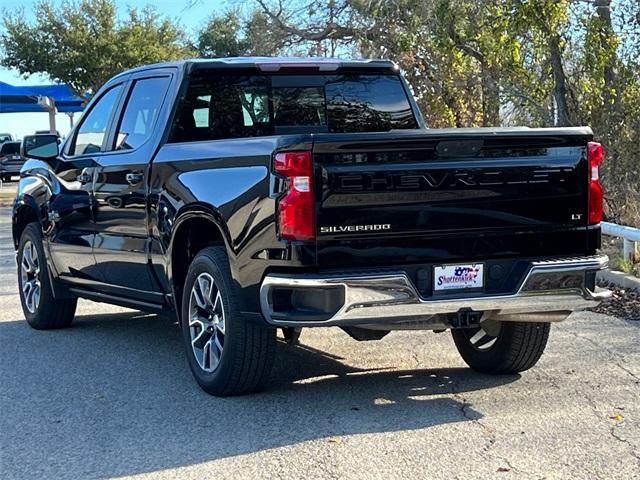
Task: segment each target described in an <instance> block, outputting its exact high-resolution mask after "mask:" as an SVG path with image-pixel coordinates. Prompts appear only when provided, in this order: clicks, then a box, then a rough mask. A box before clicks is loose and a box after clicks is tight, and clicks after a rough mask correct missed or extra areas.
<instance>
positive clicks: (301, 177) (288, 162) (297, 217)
mask: <svg viewBox="0 0 640 480" xmlns="http://www.w3.org/2000/svg"><path fill="white" fill-rule="evenodd" d="M274 170H275V171H276V173H278V174H280V175H283V176H284V177H286V179H287V185H286V188H287V190H286V193H285V194H284V196H283V197H282V198H281V199H280V201H279V203H278V229H279V232H280V238H282V239H284V240H313V239H314V238H315V236H316V226H315V210H314V202H313V162H312V159H311V152H281V153H278V154H276V158H275V161H274Z"/></svg>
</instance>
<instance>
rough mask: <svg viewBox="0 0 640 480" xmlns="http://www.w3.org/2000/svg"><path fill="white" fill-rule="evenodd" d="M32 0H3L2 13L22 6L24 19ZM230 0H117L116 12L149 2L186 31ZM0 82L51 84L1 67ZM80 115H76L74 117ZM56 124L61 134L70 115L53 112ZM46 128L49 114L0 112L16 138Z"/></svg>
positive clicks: (3, 126)
mask: <svg viewBox="0 0 640 480" xmlns="http://www.w3.org/2000/svg"><path fill="white" fill-rule="evenodd" d="M36 3H37V2H36V1H35V0H2V1H1V2H0V5H1V6H2V14H3V15H4V14H5V13H6V12H11V11H15V10H16V9H18V8H20V7H22V8H24V11H25V13H26V15H27V18H29V17H30V16H32V13H31V12H32V10H33V6H34V5H35V4H36ZM53 3H54V4H61V3H62V2H61V1H60V0H54V2H53ZM239 3H242V2H233V0H200V1H198V2H197V3H196V4H195V5H194V6H192V7H189V1H188V0H152V1H150V0H116V5H117V6H118V11H119V12H122V13H124V12H125V11H126V9H127V7H128V6H131V7H135V8H142V7H144V6H146V5H148V4H152V5H153V6H154V7H155V9H156V10H157V11H158V12H159V13H161V14H163V15H165V16H167V17H169V18H171V19H173V20H175V21H177V22H179V23H180V24H182V25H183V26H184V27H185V28H186V30H187V31H188V32H195V31H196V30H198V29H199V28H200V27H202V26H203V25H204V23H205V22H206V19H207V17H208V16H210V15H211V14H212V13H214V12H219V11H222V10H224V9H225V8H227V7H229V6H232V5H234V4H239ZM0 81H2V82H5V83H9V84H11V85H43V84H49V83H52V82H51V81H50V80H49V79H48V78H47V77H46V76H41V75H32V76H31V77H29V78H27V79H24V78H22V77H21V76H20V74H19V73H18V72H17V71H16V70H10V69H7V68H5V67H0ZM79 115H80V114H79V113H76V114H75V120H77V119H78V116H79ZM56 127H57V129H58V131H59V132H60V133H61V134H62V135H66V134H67V133H68V132H69V130H70V123H69V117H68V116H67V115H66V114H64V113H58V114H57V115H56ZM48 129H49V116H48V115H47V114H46V113H45V112H42V113H2V114H0V133H11V134H13V136H14V137H15V138H22V137H24V136H25V135H31V134H33V133H34V131H36V130H48Z"/></svg>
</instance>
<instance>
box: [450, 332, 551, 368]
mask: <svg viewBox="0 0 640 480" xmlns="http://www.w3.org/2000/svg"><path fill="white" fill-rule="evenodd" d="M550 328H551V324H550V323H543V322H496V321H488V322H482V325H481V326H480V327H476V328H464V329H456V330H452V331H451V333H452V334H453V341H454V342H455V345H456V347H457V349H458V352H460V355H461V356H462V358H463V360H464V361H465V362H466V363H467V365H469V366H470V367H471V368H473V369H474V370H477V371H479V372H484V373H497V374H509V373H518V372H522V371H525V370H528V369H530V368H531V367H533V366H534V365H535V364H536V363H537V362H538V360H539V359H540V357H541V356H542V353H543V352H544V349H545V347H546V345H547V339H548V338H549V330H550Z"/></svg>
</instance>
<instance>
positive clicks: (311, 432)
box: [0, 208, 640, 480]
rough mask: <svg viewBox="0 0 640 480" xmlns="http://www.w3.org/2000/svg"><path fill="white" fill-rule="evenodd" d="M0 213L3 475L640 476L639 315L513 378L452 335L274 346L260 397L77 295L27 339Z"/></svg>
mask: <svg viewBox="0 0 640 480" xmlns="http://www.w3.org/2000/svg"><path fill="white" fill-rule="evenodd" d="M10 225H11V224H10V218H9V211H8V209H6V208H0V478H2V479H4V480H9V479H44V478H52V479H67V478H68V479H84V478H112V477H136V478H163V479H164V478H173V479H190V478H194V479H195V478H198V479H202V478H215V479H225V478H242V479H245V478H300V479H302V478H304V479H325V478H340V479H344V478H372V479H378V478H379V479H395V478H398V479H403V480H407V479H414V478H415V479H437V478H443V479H453V478H461V479H476V478H478V479H489V478H498V479H511V478H546V479H568V478H576V479H596V478H603V479H605V478H606V479H611V478H619V479H631V478H640V351H639V345H640V323H639V322H631V321H628V320H625V319H621V318H615V317H610V316H606V315H602V314H596V313H586V312H584V313H576V314H573V315H572V316H571V317H570V318H569V319H568V320H567V321H566V322H564V323H562V324H559V325H556V326H554V327H553V328H552V331H551V337H550V340H549V344H548V347H547V351H546V353H545V354H544V356H543V357H542V359H541V361H540V362H539V363H538V365H537V366H536V367H535V368H533V369H532V370H530V371H528V372H524V373H523V374H522V375H511V376H487V375H481V374H478V373H474V372H473V371H471V370H469V369H468V368H466V366H465V364H464V363H463V362H462V360H461V359H460V357H459V356H458V354H457V352H456V350H455V348H454V346H453V342H452V340H451V337H450V335H449V334H448V333H441V334H434V333H431V332H392V333H391V334H389V335H388V336H387V337H385V338H384V339H383V340H381V341H378V342H356V341H354V340H352V339H351V338H349V337H348V336H347V335H346V334H344V333H343V332H342V331H340V330H338V329H316V330H312V329H307V330H305V331H303V333H302V337H301V341H302V343H301V345H300V346H297V347H291V346H288V345H286V344H284V343H282V342H280V344H279V346H278V361H277V363H276V366H275V369H274V372H273V377H274V380H273V385H272V387H271V388H270V389H269V390H267V391H266V392H264V393H261V394H256V395H251V396H245V397H236V398H224V399H220V398H215V397H211V396H209V395H207V394H205V393H204V392H202V391H201V390H200V389H199V388H198V386H197V385H196V383H195V382H194V381H193V380H192V378H191V375H190V372H189V369H188V366H187V363H186V360H185V358H184V355H183V352H182V345H181V341H180V333H179V330H178V327H177V325H176V323H175V321H174V320H173V319H170V318H166V317H160V316H157V315H148V314H144V313H141V312H135V311H131V310H127V309H123V308H118V307H111V306H108V305H104V304H98V303H91V302H88V301H81V302H80V306H79V309H78V313H77V317H76V321H75V322H74V324H73V326H72V327H71V328H69V329H67V330H58V331H48V332H44V331H35V330H32V329H30V328H29V327H28V326H27V324H26V322H25V321H24V319H23V315H22V311H21V309H20V302H19V299H18V296H17V293H16V292H17V286H16V268H15V260H14V251H13V246H12V244H11V231H10V230H11V228H10Z"/></svg>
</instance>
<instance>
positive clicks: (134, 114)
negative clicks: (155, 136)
mask: <svg viewBox="0 0 640 480" xmlns="http://www.w3.org/2000/svg"><path fill="white" fill-rule="evenodd" d="M169 80H170V78H169V77H157V78H145V79H142V80H137V81H136V82H135V83H134V85H133V88H132V89H131V91H130V93H129V99H128V100H127V106H126V107H125V109H124V114H123V115H122V120H121V121H120V125H119V126H118V131H117V133H116V145H115V149H116V150H132V149H135V148H138V147H139V146H140V145H142V144H143V143H144V142H146V141H147V140H148V139H149V137H150V136H151V134H152V132H153V126H154V124H155V122H156V119H157V118H158V113H159V112H160V107H161V106H162V100H163V99H164V96H165V93H166V91H167V87H168V86H169Z"/></svg>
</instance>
